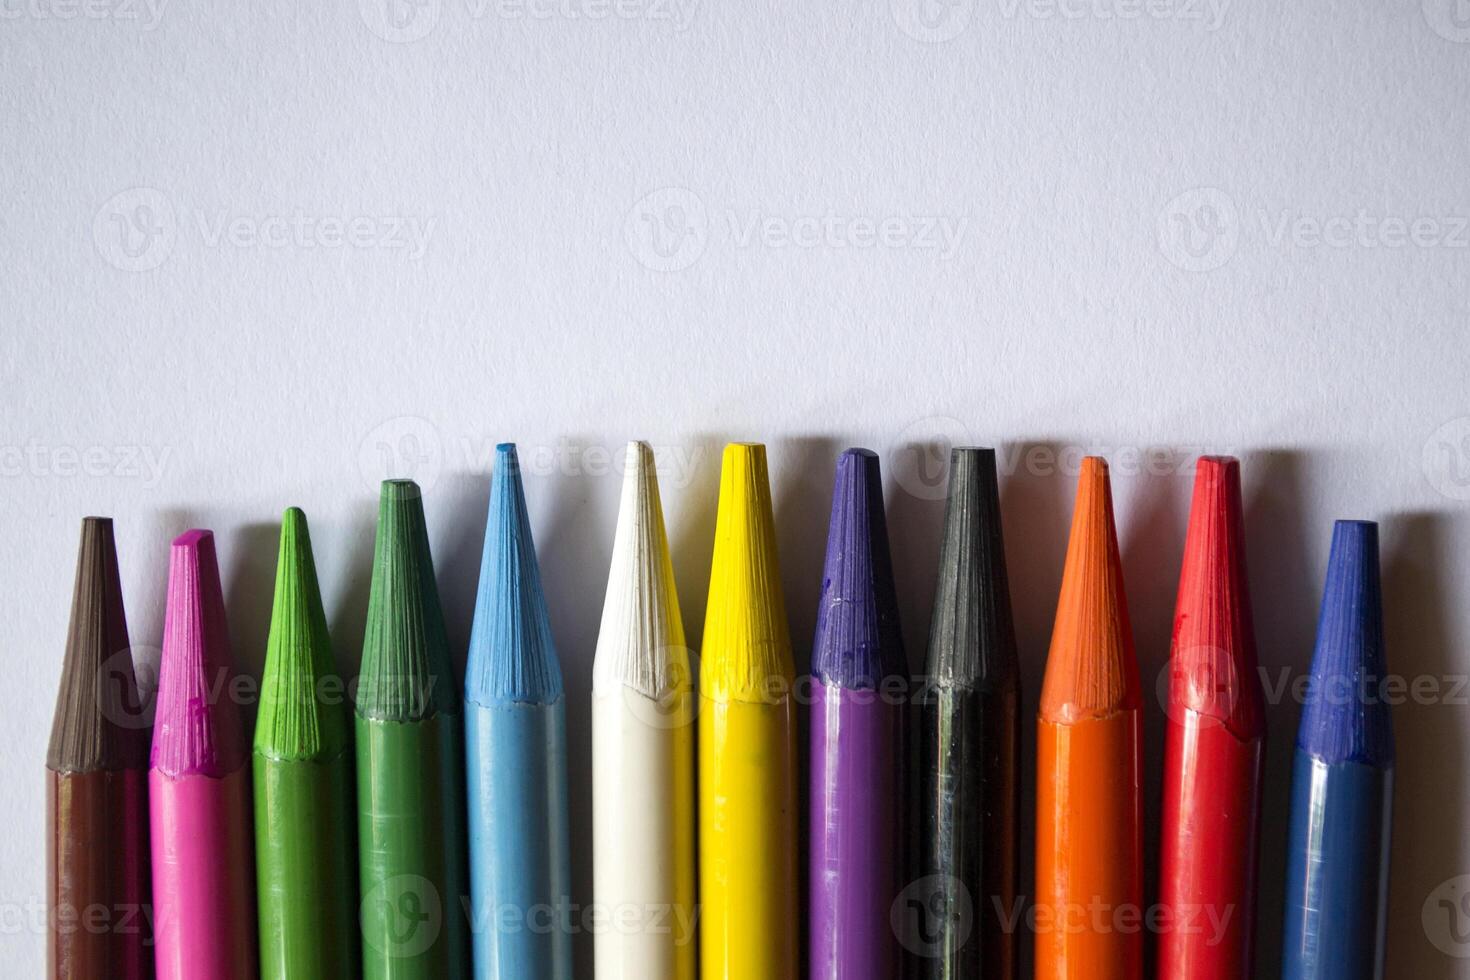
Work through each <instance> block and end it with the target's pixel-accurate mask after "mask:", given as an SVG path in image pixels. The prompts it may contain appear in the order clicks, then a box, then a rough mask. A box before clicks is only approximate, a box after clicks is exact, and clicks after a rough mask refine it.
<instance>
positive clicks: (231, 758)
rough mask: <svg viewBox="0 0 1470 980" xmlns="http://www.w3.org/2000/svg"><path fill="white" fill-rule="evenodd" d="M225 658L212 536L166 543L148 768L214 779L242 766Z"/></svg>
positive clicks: (198, 533) (194, 533) (202, 533)
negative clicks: (165, 581) (155, 709)
mask: <svg viewBox="0 0 1470 980" xmlns="http://www.w3.org/2000/svg"><path fill="white" fill-rule="evenodd" d="M230 659H231V654H230V637H229V630H228V627H227V626H226V623H225V602H224V590H223V589H222V588H221V586H220V577H219V559H218V557H217V555H216V553H215V540H214V534H213V532H211V531H206V530H202V529H195V530H191V531H185V532H184V533H183V534H181V535H179V536H178V537H176V538H174V542H173V547H172V548H171V549H170V555H169V571H168V602H167V605H166V607H165V609H164V623H163V652H162V654H161V655H160V657H159V674H158V713H157V716H156V718H155V733H154V737H153V754H152V765H153V768H154V769H157V770H159V771H160V772H162V773H164V774H166V775H169V776H182V775H194V774H197V775H206V776H213V777H220V776H225V775H228V774H230V773H232V772H234V771H235V770H236V769H238V768H239V767H240V766H241V765H242V764H243V763H244V761H245V736H244V730H243V728H242V725H241V721H240V714H239V708H238V706H237V705H236V703H235V701H234V695H233V694H232V692H231V679H232V673H233V672H232V671H231V670H230Z"/></svg>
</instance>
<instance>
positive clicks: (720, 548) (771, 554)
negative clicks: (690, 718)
mask: <svg viewBox="0 0 1470 980" xmlns="http://www.w3.org/2000/svg"><path fill="white" fill-rule="evenodd" d="M703 645H704V658H703V661H702V663H701V665H700V681H701V684H700V689H701V692H702V693H703V695H704V696H705V697H708V698H712V699H714V700H719V701H732V700H734V701H768V700H770V698H771V697H772V693H773V691H772V689H773V687H774V686H777V685H779V684H782V683H784V684H785V685H786V687H787V689H788V690H789V687H790V684H791V682H792V680H793V676H792V675H793V667H792V661H791V634H790V630H789V627H788V626H787V622H786V604H785V600H784V599H783V598H782V595H781V582H780V569H779V567H778V564H777V558H776V526H775V518H774V516H773V515H772V511H771V488H770V483H769V479H768V476H767V472H766V448H765V446H762V445H760V444H758V443H731V444H730V445H727V446H726V447H725V452H724V459H723V460H722V461H721V465H720V502H719V511H718V516H717V517H716V519H715V549H714V559H713V561H712V562H711V565H710V585H709V602H708V605H707V608H706V610H705V622H704V644H703Z"/></svg>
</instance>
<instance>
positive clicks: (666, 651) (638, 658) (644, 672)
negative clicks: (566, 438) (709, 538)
mask: <svg viewBox="0 0 1470 980" xmlns="http://www.w3.org/2000/svg"><path fill="white" fill-rule="evenodd" d="M690 682H691V677H690V675H689V651H688V650H687V649H686V648H685V645H684V623H683V620H682V618H681V617H680V614H679V596H678V591H677V589H676V587H675V585H674V566H673V562H672V559H671V557H670V555H669V543H668V536H667V534H666V532H665V530H664V517H663V507H662V504H661V503H660V500H659V490H658V474H657V472H656V468H655V465H654V456H653V450H652V449H651V448H650V447H649V445H648V444H647V443H645V442H630V443H628V451H627V459H626V472H625V473H624V475H623V490H622V499H621V502H620V503H619V505H618V524H617V532H616V534H615V535H614V538H613V553H612V562H611V564H610V566H609V569H608V582H607V596H606V598H605V599H604V601H603V607H602V625H601V628H600V629H599V630H598V634H597V651H596V654H595V655H594V656H593V658H592V684H593V689H594V691H595V692H597V693H607V692H608V691H610V690H611V689H612V687H613V686H614V685H621V686H623V687H627V688H630V689H632V690H634V691H637V692H638V693H639V694H642V695H643V696H644V697H647V698H650V699H652V700H655V701H658V700H662V699H663V698H665V697H667V696H668V695H670V694H672V693H675V692H676V691H679V690H686V691H687V690H688V689H689V687H690Z"/></svg>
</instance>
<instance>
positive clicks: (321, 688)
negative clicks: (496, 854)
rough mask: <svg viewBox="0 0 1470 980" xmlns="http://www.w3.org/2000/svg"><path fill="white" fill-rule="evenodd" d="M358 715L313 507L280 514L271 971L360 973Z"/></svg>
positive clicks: (263, 751)
mask: <svg viewBox="0 0 1470 980" xmlns="http://www.w3.org/2000/svg"><path fill="white" fill-rule="evenodd" d="M350 725H351V722H350V720H349V712H348V708H347V701H346V695H345V690H344V687H343V684H342V678H341V677H340V676H339V675H338V673H337V668H336V665H335V664H334V663H333V660H332V641H331V638H330V637H329V636H328V634H327V616H326V613H325V612H324V611H323V609H322V596H321V590H320V589H319V588H318V586H317V579H316V563H315V562H314V561H313V559H312V553H311V537H310V534H309V533H308V531H307V527H306V515H305V514H303V513H302V512H301V511H300V510H299V509H298V508H295V507H292V508H291V509H289V510H287V511H286V513H285V514H284V515H283V516H282V518H281V544H280V555H279V558H278V559H277V562H276V592H275V603H274V606H273V608H272V610H271V626H270V637H269V640H268V641H267V646H266V655H265V676H264V677H263V678H262V682H261V701H260V713H259V715H258V717H257V719H256V724H255V752H254V756H253V759H252V769H253V770H254V774H255V859H256V891H257V895H258V898H259V912H260V973H261V976H262V977H263V978H265V980H295V978H297V977H318V978H321V980H329V978H332V977H340V978H344V980H345V978H348V977H353V978H356V977H359V976H361V970H360V967H359V966H358V961H359V959H360V956H359V953H360V950H359V943H360V940H359V938H358V932H357V865H356V860H357V857H356V853H355V850H356V849H355V847H354V846H353V845H354V842H355V838H356V828H355V827H354V824H353V821H354V818H355V816H356V814H355V812H354V800H355V796H354V789H353V780H352V737H351V728H350Z"/></svg>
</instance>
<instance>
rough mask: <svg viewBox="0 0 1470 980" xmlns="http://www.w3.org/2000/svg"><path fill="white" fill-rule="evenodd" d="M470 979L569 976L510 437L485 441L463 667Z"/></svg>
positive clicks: (551, 652)
mask: <svg viewBox="0 0 1470 980" xmlns="http://www.w3.org/2000/svg"><path fill="white" fill-rule="evenodd" d="M465 736H466V738H465V742H466V745H465V748H466V756H467V762H468V769H469V777H468V787H467V788H468V795H469V825H470V868H471V873H470V885H471V889H470V890H471V901H472V920H471V921H472V924H473V929H474V945H475V976H476V977H477V978H478V980H523V978H527V977H535V978H537V980H570V977H571V975H572V947H571V935H570V932H569V930H568V928H567V923H568V921H569V917H570V901H571V896H570V893H571V876H570V871H569V868H568V862H567V847H568V844H567V753H566V704H565V700H564V699H563V697H562V682H561V667H560V666H559V665H558V664H557V659H556V648H555V646H554V645H553V643H552V639H551V623H550V621H549V619H548V617H547V614H546V599H545V597H544V596H543V595H542V593H541V572H540V569H539V568H538V566H537V564H536V548H535V544H534V543H533V542H532V540H531V526H530V521H529V520H528V519H527V517H526V495H525V490H524V489H523V488H522V486H521V473H520V464H519V462H518V460H517V458H516V449H515V446H514V445H513V444H511V443H504V444H502V445H499V446H497V447H495V471H494V473H493V475H492V478H491V481H490V514H489V518H488V520H487V523H486V527H485V551H484V556H483V558H482V559H481V563H480V588H479V594H478V596H477V597H476V600H475V622H474V626H473V628H472V630H471V632H470V654H469V663H468V665H467V666H466V669H465Z"/></svg>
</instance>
